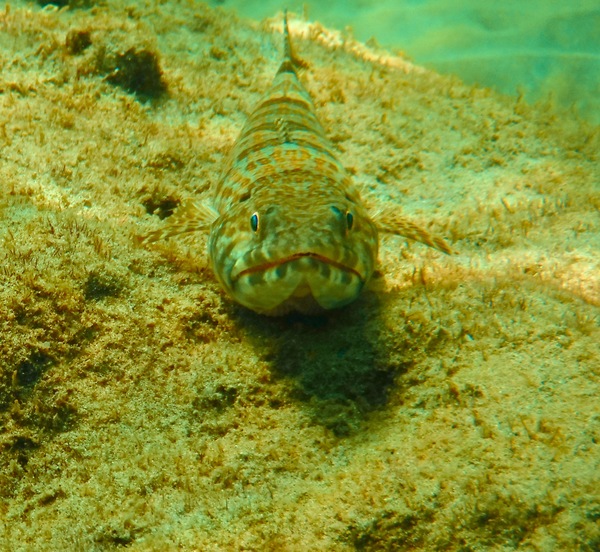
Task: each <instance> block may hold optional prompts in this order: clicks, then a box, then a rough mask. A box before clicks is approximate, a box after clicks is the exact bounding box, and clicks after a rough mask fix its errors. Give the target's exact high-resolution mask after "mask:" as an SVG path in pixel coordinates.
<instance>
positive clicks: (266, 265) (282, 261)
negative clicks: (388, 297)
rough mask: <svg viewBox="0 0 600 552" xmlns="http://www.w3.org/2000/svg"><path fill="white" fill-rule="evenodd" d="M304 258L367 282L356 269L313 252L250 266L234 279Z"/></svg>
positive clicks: (303, 252)
mask: <svg viewBox="0 0 600 552" xmlns="http://www.w3.org/2000/svg"><path fill="white" fill-rule="evenodd" d="M302 257H310V258H312V259H316V260H317V261H319V262H321V263H325V264H328V265H330V266H333V267H335V268H339V269H340V270H343V271H345V272H349V273H350V274H354V275H355V276H356V277H357V278H358V279H359V280H360V281H361V282H363V283H364V281H365V279H364V277H363V276H362V275H361V274H360V272H358V271H357V270H355V269H354V268H352V267H349V266H346V265H345V264H342V263H340V262H338V261H334V260H333V259H330V258H329V257H326V256H325V255H321V254H319V253H315V252H313V251H302V252H300V253H294V254H293V255H288V256H287V257H282V258H281V259H277V260H273V261H270V262H267V263H262V264H259V265H255V266H250V267H248V268H245V269H244V270H242V271H241V272H240V273H239V274H237V275H236V276H235V277H234V278H233V279H234V280H239V279H240V278H241V277H242V276H247V275H248V274H253V273H255V272H264V271H265V270H269V269H270V268H274V267H276V266H281V265H284V264H286V263H290V262H292V261H295V260H296V259H301V258H302Z"/></svg>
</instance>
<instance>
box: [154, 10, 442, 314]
mask: <svg viewBox="0 0 600 552" xmlns="http://www.w3.org/2000/svg"><path fill="white" fill-rule="evenodd" d="M283 29H284V61H283V63H282V64H281V66H280V67H279V70H278V72H277V74H276V76H275V79H274V82H273V84H272V86H271V88H270V89H269V91H268V92H267V94H266V95H265V96H264V97H263V99H262V100H261V101H260V102H259V103H258V105H257V106H256V108H255V110H254V111H253V113H252V114H251V115H250V117H249V119H248V121H247V122H246V124H245V126H244V128H243V129H242V132H241V134H240V136H239V138H238V140H237V142H236V143H235V145H234V147H233V149H232V151H231V152H230V154H229V157H228V161H227V163H226V165H225V167H224V169H223V172H222V174H221V178H220V179H219V181H218V183H217V185H216V186H215V188H214V190H213V204H212V205H211V206H208V205H196V204H194V203H191V202H189V203H187V204H186V205H184V206H183V207H182V208H180V212H179V213H178V214H177V215H175V216H174V217H173V221H172V222H171V224H170V226H168V227H167V228H165V229H164V230H162V231H159V232H155V233H153V234H151V235H150V236H149V239H150V240H154V239H157V238H165V237H170V236H175V235H178V234H181V233H185V232H190V231H195V230H198V229H202V228H203V227H205V226H210V235H209V240H208V249H209V257H210V259H211V263H212V266H213V270H214V272H215V274H216V276H217V278H218V279H219V281H220V283H221V284H222V286H223V287H224V288H225V290H227V292H228V293H229V294H230V295H231V296H232V297H233V298H234V299H235V300H236V301H238V302H239V303H241V304H242V305H245V306H246V307H248V308H250V309H252V310H254V311H256V312H259V313H265V314H283V313H285V312H288V311H290V310H298V311H301V312H306V313H313V312H317V311H319V310H324V309H333V308H337V307H341V306H343V305H346V304H348V303H350V302H351V301H353V300H354V299H356V297H357V296H358V294H359V293H360V291H361V290H362V288H363V287H364V285H365V284H366V283H367V282H368V280H369V279H370V277H371V275H372V274H373V271H374V268H375V263H376V259H377V252H378V232H377V227H376V225H375V223H374V222H373V221H372V220H371V218H370V217H369V215H368V213H367V210H366V208H365V206H364V205H363V203H362V201H361V199H360V195H359V193H358V191H357V190H356V189H355V187H354V186H353V184H352V182H351V180H350V178H349V176H348V174H347V172H346V171H345V170H344V168H343V166H342V165H341V163H340V162H339V161H338V159H337V157H336V154H335V150H334V148H333V146H332V144H331V142H330V141H329V140H328V139H327V137H326V136H325V131H324V130H323V127H322V126H321V124H320V122H319V120H318V119H317V116H316V115H315V108H314V105H313V102H312V100H311V97H310V95H309V94H308V92H307V91H306V90H305V88H304V87H303V86H302V84H301V83H300V81H299V79H298V75H297V73H296V69H295V61H294V58H293V56H292V53H291V47H290V41H289V33H288V27H287V18H286V17H285V16H284V25H283ZM382 220H383V222H382V224H381V226H382V229H383V230H385V231H392V232H396V233H399V234H402V235H405V236H408V237H411V238H414V239H418V240H420V241H422V242H424V243H427V244H428V245H431V246H433V247H437V248H438V249H441V250H443V251H445V252H449V248H448V246H447V245H446V244H445V243H444V242H443V240H439V239H438V238H434V237H432V236H430V235H429V234H428V233H427V232H426V231H424V230H422V229H420V228H419V227H417V226H416V225H414V224H412V223H410V222H408V221H405V220H404V219H402V218H401V217H399V216H398V215H397V214H396V213H389V214H388V215H387V216H382ZM386 221H387V222H386Z"/></svg>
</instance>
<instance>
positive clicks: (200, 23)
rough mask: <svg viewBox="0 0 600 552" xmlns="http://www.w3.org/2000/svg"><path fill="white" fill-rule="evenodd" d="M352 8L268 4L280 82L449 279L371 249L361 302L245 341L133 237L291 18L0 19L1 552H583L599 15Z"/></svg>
mask: <svg viewBox="0 0 600 552" xmlns="http://www.w3.org/2000/svg"><path fill="white" fill-rule="evenodd" d="M345 5H346V6H348V9H350V8H352V9H354V10H356V12H357V13H358V18H356V17H354V18H348V19H346V18H342V16H341V15H339V14H337V13H336V11H335V10H334V7H333V6H334V4H327V6H328V7H327V6H325V5H322V6H314V7H309V8H308V18H307V17H305V16H304V14H303V8H302V6H301V5H298V4H297V3H293V2H290V3H289V8H290V14H289V19H290V32H291V36H292V41H293V45H294V50H295V52H296V54H297V55H298V57H299V58H301V59H302V60H304V61H305V62H306V67H305V68H304V69H303V70H302V71H301V73H300V78H301V80H302V82H303V83H304V85H305V86H306V88H307V90H308V91H309V92H310V94H311V96H312V97H313V99H314V101H315V105H316V110H317V114H318V116H319V119H320V120H321V121H322V122H323V125H324V127H325V129H326V133H327V135H328V136H329V137H330V138H331V140H332V142H333V144H334V147H335V151H336V155H338V156H339V159H340V160H341V162H342V163H343V164H344V166H345V167H346V168H347V169H348V171H349V173H350V174H351V175H352V178H353V179H354V181H355V182H356V183H357V185H358V186H360V188H361V192H362V194H363V196H364V198H365V200H366V201H367V202H368V204H369V206H370V207H372V210H373V212H374V213H377V212H378V210H379V209H386V208H393V209H396V210H399V211H401V212H402V213H403V214H404V213H405V214H406V215H407V216H408V217H409V218H411V219H414V220H416V221H418V222H419V224H421V225H423V226H424V227H426V228H428V229H430V230H431V231H432V232H435V233H436V234H440V235H442V236H444V238H445V239H447V240H448V242H449V243H451V244H452V247H453V248H454V249H455V250H456V253H455V254H454V255H444V254H441V253H439V252H437V251H435V250H433V249H431V248H427V247H424V246H423V245H421V244H417V243H412V242H410V241H408V240H406V239H403V238H400V237H398V236H382V239H381V247H380V259H379V266H378V270H377V273H376V277H375V278H374V279H373V282H372V284H371V286H370V287H369V288H368V289H366V290H365V291H364V292H363V294H362V295H361V296H360V297H359V299H358V300H357V301H356V302H355V303H353V304H351V305H349V306H348V307H346V308H344V309H342V310H340V311H335V312H332V313H330V314H328V315H326V316H317V317H301V316H288V317H281V318H267V317H264V316H259V315H256V314H254V313H252V312H250V311H248V310H247V309H244V308H243V307H241V306H239V305H237V304H235V303H234V302H233V301H231V300H230V299H229V298H228V297H227V296H226V295H225V294H224V293H223V291H222V290H221V289H220V287H219V285H218V283H217V282H216V281H215V278H214V276H213V274H212V271H211V269H210V266H209V265H208V262H207V258H206V254H205V247H206V236H205V235H203V234H202V233H199V234H198V235H197V236H195V239H194V240H192V241H191V242H190V241H183V240H178V239H171V240H168V241H165V242H164V243H156V244H154V245H152V246H148V245H145V244H143V243H141V241H140V237H141V236H144V235H146V234H147V233H148V232H151V231H154V230H157V229H160V228H163V227H164V225H165V224H167V223H168V219H169V218H170V217H171V216H172V215H173V213H174V212H175V210H176V209H177V208H178V206H180V205H181V204H183V203H184V202H185V201H187V200H189V199H193V200H197V201H203V200H208V199H209V198H210V189H211V186H212V185H214V183H215V181H216V180H217V179H218V178H219V173H220V171H221V168H222V166H223V163H224V160H225V159H226V156H227V152H228V151H229V149H230V148H231V146H232V144H233V143H234V142H235V140H236V137H237V136H238V134H239V132H240V129H241V128H242V125H243V124H244V122H245V120H246V118H247V116H248V114H249V113H250V112H251V111H252V109H253V106H255V105H256V102H257V101H258V99H259V98H260V97H261V96H262V95H263V94H264V92H265V90H267V89H268V87H269V86H270V84H271V82H272V79H273V76H274V74H275V72H276V71H277V68H278V66H279V63H280V61H281V55H282V49H281V46H282V42H281V22H282V13H281V11H280V9H281V7H282V6H283V4H282V3H278V4H277V5H274V6H271V5H269V4H268V3H266V2H265V3H260V4H259V3H252V2H244V4H243V6H240V5H237V4H234V2H231V3H230V2H227V1H225V2H221V3H219V5H217V3H216V2H212V3H202V2H188V1H181V2H180V1H175V0H172V1H169V2H165V1H162V0H161V1H158V0H157V1H155V0H147V1H143V2H142V1H139V2H129V1H123V0H107V1H103V2H98V3H95V2H92V1H90V0H85V1H79V0H73V1H71V2H61V3H60V5H57V4H44V5H41V4H37V3H28V2H19V1H16V2H10V3H3V4H0V550H10V551H11V552H12V551H30V550H61V551H62V550H86V551H105V550H122V549H127V550H132V551H146V550H150V551H153V550H157V551H163V550H186V551H187V550H189V551H193V550H198V551H203V552H204V551H222V550H232V551H238V550H244V551H245V550H251V551H264V550H273V551H299V552H300V551H302V552H305V551H322V550H333V551H338V550H339V551H357V550H359V551H379V550H390V551H392V550H393V551H396V550H399V551H403V550H406V551H408V550H422V551H432V550H450V551H457V552H458V551H461V552H465V551H479V550H494V551H503V552H504V551H512V550H527V551H536V552H547V551H554V550H565V551H571V550H573V551H586V552H587V551H589V552H594V551H597V550H599V549H600V485H599V477H598V474H599V473H600V411H599V406H598V405H599V401H598V397H600V346H599V343H600V132H599V127H598V126H597V125H596V124H595V123H594V121H597V115H593V113H594V109H597V104H595V103H594V102H595V101H597V95H596V94H595V92H594V86H597V78H598V71H597V69H595V67H597V66H595V65H594V63H597V58H596V57H595V56H597V48H595V47H594V46H593V41H594V40H597V37H594V36H590V35H593V32H591V33H590V28H597V25H596V24H595V23H594V22H595V21H597V11H595V7H594V5H593V3H585V2H580V3H578V4H577V6H578V7H579V8H580V10H579V11H578V10H575V9H571V8H567V5H566V3H565V4H564V6H563V8H562V9H564V10H565V11H561V10H559V9H558V7H557V6H558V4H554V3H552V2H547V3H544V6H545V9H547V11H544V10H542V9H541V8H540V9H537V8H536V6H540V5H541V4H538V2H522V3H521V6H519V9H517V8H516V7H515V8H514V9H513V4H512V3H503V4H502V10H501V11H499V12H498V13H496V14H494V13H491V12H489V11H488V12H485V14H483V15H482V13H483V12H481V11H480V10H479V8H476V6H475V5H474V4H470V5H466V7H465V8H464V9H463V8H458V7H447V6H446V5H445V4H444V3H428V4H423V3H419V2H411V3H406V4H400V3H396V7H397V8H398V9H397V11H396V10H391V9H388V8H385V3H382V2H378V3H376V4H375V3H367V2H348V3H346V4H345ZM401 6H405V7H404V8H401ZM448 6H455V5H454V4H452V5H448ZM326 7H327V10H325V8H326ZM259 8H260V9H263V8H264V9H267V8H269V10H267V13H264V12H262V11H259ZM384 8H385V9H384ZM555 8H556V11H553V10H554V9H555ZM242 10H251V11H249V12H246V11H242ZM318 10H323V11H318ZM515 13H518V14H520V15H519V17H516V16H515V15H514V14H515ZM578 18H579V19H578ZM403 19H405V20H407V21H411V22H412V23H411V24H410V25H402V24H401V22H400V20H403ZM572 21H575V22H577V25H579V27H580V29H581V31H580V32H579V33H578V35H577V36H578V37H579V38H580V39H581V40H580V41H573V42H572V41H571V40H572V39H571V37H572V32H571V26H570V25H571V23H570V22H572ZM474 22H478V23H477V24H475V23H474ZM362 23H364V24H365V27H364V29H361V24H362ZM346 25H352V26H353V27H354V31H353V33H350V32H348V31H347V30H345V29H344V27H345V26H346ZM453 25H454V27H453ZM456 26H459V27H460V29H463V30H464V32H461V35H460V37H458V38H457V36H458V35H456V34H455V33H454V32H453V31H452V30H451V29H452V28H456ZM529 27H531V28H532V29H534V30H535V29H537V31H535V32H532V33H531V34H527V33H525V31H524V30H523V32H521V30H522V29H527V28H529ZM400 28H404V29H405V31H406V33H405V34H404V35H402V36H403V37H404V38H396V35H395V31H396V29H400ZM386 29H387V30H386ZM542 30H543V31H542ZM536 32H537V34H536ZM370 36H376V38H377V41H369V40H368V39H369V37H370ZM399 36H400V35H399ZM483 37H486V38H483ZM503 37H505V38H507V39H508V42H510V43H511V48H516V49H518V50H519V51H532V52H534V53H535V52H538V53H537V54H535V55H533V54H532V55H531V57H529V58H528V57H527V56H521V59H523V60H524V61H525V64H524V65H522V67H524V68H523V69H519V71H517V69H516V68H513V66H512V65H511V69H510V71H508V70H505V69H504V67H505V64H507V63H510V64H512V62H513V61H515V60H518V59H519V57H518V56H514V59H513V56H512V55H508V56H506V55H505V54H504V53H503V52H507V51H508V52H512V51H513V50H512V49H510V48H508V47H507V46H506V45H501V41H500V38H503ZM535 37H537V39H536V38H535ZM536 40H538V42H539V44H538V45H539V48H540V49H543V48H545V51H546V52H547V53H548V49H549V48H550V47H551V48H550V49H551V50H552V51H551V52H550V54H551V55H548V56H546V57H543V56H541V54H539V49H538V50H536V48H533V46H532V44H533V43H534V42H536ZM578 40H579V39H578ZM452 43H454V46H455V47H453V49H450V47H449V46H448V45H449V44H452ZM482 43H485V46H482ZM590 44H591V46H590ZM381 45H383V46H381ZM411 45H412V46H411ZM459 45H460V46H461V48H462V49H463V50H462V51H463V54H458V53H457V52H458V51H459V48H458V46H459ZM559 45H560V47H559ZM526 46H527V48H526ZM542 46H543V48H542ZM413 47H414V51H413V50H412V48H413ZM528 48H529V50H528ZM471 49H472V50H471ZM443 51H447V52H448V53H449V54H448V57H445V56H442V55H441V54H440V52H443ZM451 51H452V52H454V53H453V54H452V55H450V52H451ZM475 51H476V52H479V53H478V54H477V55H476V54H475V53H474V52H475ZM402 52H406V55H404V54H403V53H402ZM465 52H466V53H465ZM469 52H470V53H469ZM481 52H487V54H486V55H489V56H491V57H492V59H493V60H494V61H493V63H492V65H493V66H498V67H499V68H501V69H502V70H501V71H493V72H492V73H491V74H492V76H493V77H494V78H498V77H508V76H511V75H510V73H512V72H513V71H514V73H515V75H517V74H518V73H519V72H521V71H522V72H525V73H527V72H529V76H528V78H526V79H523V78H522V77H521V76H519V77H518V78H516V76H515V79H514V82H511V83H510V86H509V88H507V89H506V91H507V92H510V94H505V93H503V92H501V90H505V89H504V88H502V86H504V85H502V84H501V83H500V82H492V81H488V80H487V78H488V76H489V75H490V73H487V72H485V73H480V72H479V70H477V72H475V69H476V68H477V67H476V66H477V65H478V64H479V62H477V60H479V59H481ZM556 52H562V54H560V55H555V54H556ZM573 52H576V53H577V55H572V54H573ZM586 52H587V53H586ZM580 54H581V55H580ZM421 56H423V57H421ZM428 56H429V57H428ZM560 58H565V59H566V60H567V61H569V63H568V65H570V67H569V70H570V71H572V73H570V74H571V76H569V73H568V72H565V71H564V70H563V69H560V68H557V67H560V63H558V65H557V62H560V61H561V59H560ZM575 58H576V59H575ZM452 60H454V61H452ZM461 60H462V61H464V64H463V65H465V67H466V68H469V67H470V68H471V69H469V70H472V71H474V73H473V75H471V74H470V73H468V72H465V73H464V74H463V73H461V71H462V70H463V69H461V68H460V67H459V65H461V64H462V61H461ZM582 60H584V61H585V63H589V64H590V65H585V63H584V61H582ZM454 62H456V63H458V62H461V63H458V65H452V63H454ZM438 63H439V65H436V64H438ZM444 63H446V65H444ZM479 65H480V64H479ZM484 65H486V64H484ZM487 65H488V66H489V65H490V64H487ZM436 67H437V69H436ZM527 67H529V69H527ZM484 69H485V67H484ZM461 74H462V75H464V76H463V77H461V76H460V75H461ZM482 75H483V76H482ZM560 75H562V76H560ZM575 75H577V76H575ZM484 76H485V80H484ZM554 79H556V80H554ZM474 81H477V82H482V83H485V85H486V86H483V87H482V86H477V85H475V84H473V82H474ZM517 83H518V84H519V85H520V86H523V87H524V88H525V90H526V92H527V94H526V96H527V97H525V96H523V95H520V96H519V95H514V94H512V87H513V86H515V85H516V84H517ZM553 83H556V84H553ZM580 83H581V84H580ZM594 83H596V84H594ZM492 85H493V87H491V86H492ZM546 86H548V87H549V88H551V89H552V90H556V99H557V101H556V102H554V101H546V100H544V99H543V98H544V97H545V93H546V90H547V88H545V87H546ZM496 88H497V89H496ZM529 90H531V94H532V96H531V98H536V97H537V96H536V95H537V94H539V97H540V98H542V102H541V103H539V104H536V103H533V102H531V101H528V99H527V98H528V97H529V95H528V94H529ZM563 92H564V94H563ZM562 98H576V100H571V99H569V100H567V101H566V102H563V100H562ZM571 101H576V102H577V104H578V105H579V106H580V107H579V108H578V109H579V110H580V111H581V114H582V117H579V116H578V115H577V114H576V113H575V112H574V111H573V110H572V109H571V107H570V102H571ZM586 106H587V107H586ZM594 106H596V107H594ZM589 113H592V115H588V114H589ZM596 113H597V112H596ZM307 208H310V205H307Z"/></svg>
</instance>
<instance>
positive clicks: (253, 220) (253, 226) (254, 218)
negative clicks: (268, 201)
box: [250, 213, 258, 232]
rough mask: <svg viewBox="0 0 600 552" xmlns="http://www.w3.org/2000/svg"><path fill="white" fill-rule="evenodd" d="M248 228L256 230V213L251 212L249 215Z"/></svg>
mask: <svg viewBox="0 0 600 552" xmlns="http://www.w3.org/2000/svg"><path fill="white" fill-rule="evenodd" d="M250 228H252V231H253V232H258V213H253V214H252V216H251V217H250Z"/></svg>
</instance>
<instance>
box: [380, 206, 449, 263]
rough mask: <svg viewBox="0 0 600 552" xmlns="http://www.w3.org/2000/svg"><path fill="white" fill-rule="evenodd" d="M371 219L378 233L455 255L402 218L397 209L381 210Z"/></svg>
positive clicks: (437, 239) (437, 240)
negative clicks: (384, 233)
mask: <svg viewBox="0 0 600 552" xmlns="http://www.w3.org/2000/svg"><path fill="white" fill-rule="evenodd" d="M373 218H374V220H375V223H376V225H377V229H378V230H379V231H380V232H387V233H390V234H396V235H398V236H403V237H405V238H409V239H411V240H415V241H418V242H421V243H424V244H425V245H428V246H429V247H433V248H434V249H437V250H438V251H442V252H443V253H446V254H447V255H452V254H453V253H456V252H455V251H454V250H453V249H452V248H451V247H450V246H449V245H448V244H447V243H446V242H445V241H444V240H443V239H442V238H440V237H438V236H435V235H433V234H431V233H430V232H429V231H428V230H425V228H422V227H421V226H418V225H417V224H415V223H414V222H411V221H410V220H408V219H406V218H404V217H403V216H402V215H401V214H400V212H399V210H397V209H392V208H387V209H382V210H381V211H379V212H378V213H377V214H375V216H374V217H373Z"/></svg>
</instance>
